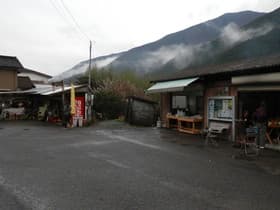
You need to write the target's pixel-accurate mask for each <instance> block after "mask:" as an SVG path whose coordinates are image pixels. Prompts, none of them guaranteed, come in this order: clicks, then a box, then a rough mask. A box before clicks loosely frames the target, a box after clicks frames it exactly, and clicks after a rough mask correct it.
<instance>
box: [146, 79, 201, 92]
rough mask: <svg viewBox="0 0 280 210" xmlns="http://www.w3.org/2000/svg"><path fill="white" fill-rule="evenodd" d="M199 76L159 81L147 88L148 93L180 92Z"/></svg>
mask: <svg viewBox="0 0 280 210" xmlns="http://www.w3.org/2000/svg"><path fill="white" fill-rule="evenodd" d="M197 79H198V77H195V78H190V79H180V80H172V81H165V82H157V83H156V84H154V85H153V86H152V87H150V88H149V89H148V90H147V93H164V92H180V91H183V90H184V88H185V87H187V86H188V85H190V84H191V83H192V82H194V81H196V80H197Z"/></svg>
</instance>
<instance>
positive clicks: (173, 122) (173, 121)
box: [166, 114, 178, 128]
mask: <svg viewBox="0 0 280 210" xmlns="http://www.w3.org/2000/svg"><path fill="white" fill-rule="evenodd" d="M166 127H167V128H178V117H177V116H175V115H171V114H168V115H166Z"/></svg>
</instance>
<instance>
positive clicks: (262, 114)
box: [253, 102, 267, 149]
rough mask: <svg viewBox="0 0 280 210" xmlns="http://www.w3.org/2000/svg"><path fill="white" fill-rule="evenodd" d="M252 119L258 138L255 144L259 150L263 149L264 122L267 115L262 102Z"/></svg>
mask: <svg viewBox="0 0 280 210" xmlns="http://www.w3.org/2000/svg"><path fill="white" fill-rule="evenodd" d="M253 117H254V120H255V122H256V126H257V127H258V138H257V142H256V143H257V146H258V147H259V148H260V149H264V145H265V133H266V122H267V113H266V108H265V103H264V102H261V103H260V106H259V107H257V109H256V111H255V113H254V115H253Z"/></svg>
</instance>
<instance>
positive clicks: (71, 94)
mask: <svg viewBox="0 0 280 210" xmlns="http://www.w3.org/2000/svg"><path fill="white" fill-rule="evenodd" d="M70 97H71V98H70V106H71V115H75V113H76V102H75V88H74V85H73V84H72V83H71V93H70Z"/></svg>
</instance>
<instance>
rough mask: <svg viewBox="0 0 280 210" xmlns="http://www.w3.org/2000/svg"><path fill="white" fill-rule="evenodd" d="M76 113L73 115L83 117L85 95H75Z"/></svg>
mask: <svg viewBox="0 0 280 210" xmlns="http://www.w3.org/2000/svg"><path fill="white" fill-rule="evenodd" d="M75 105H76V113H75V117H82V118H83V119H84V118H85V97H84V96H76V97H75Z"/></svg>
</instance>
